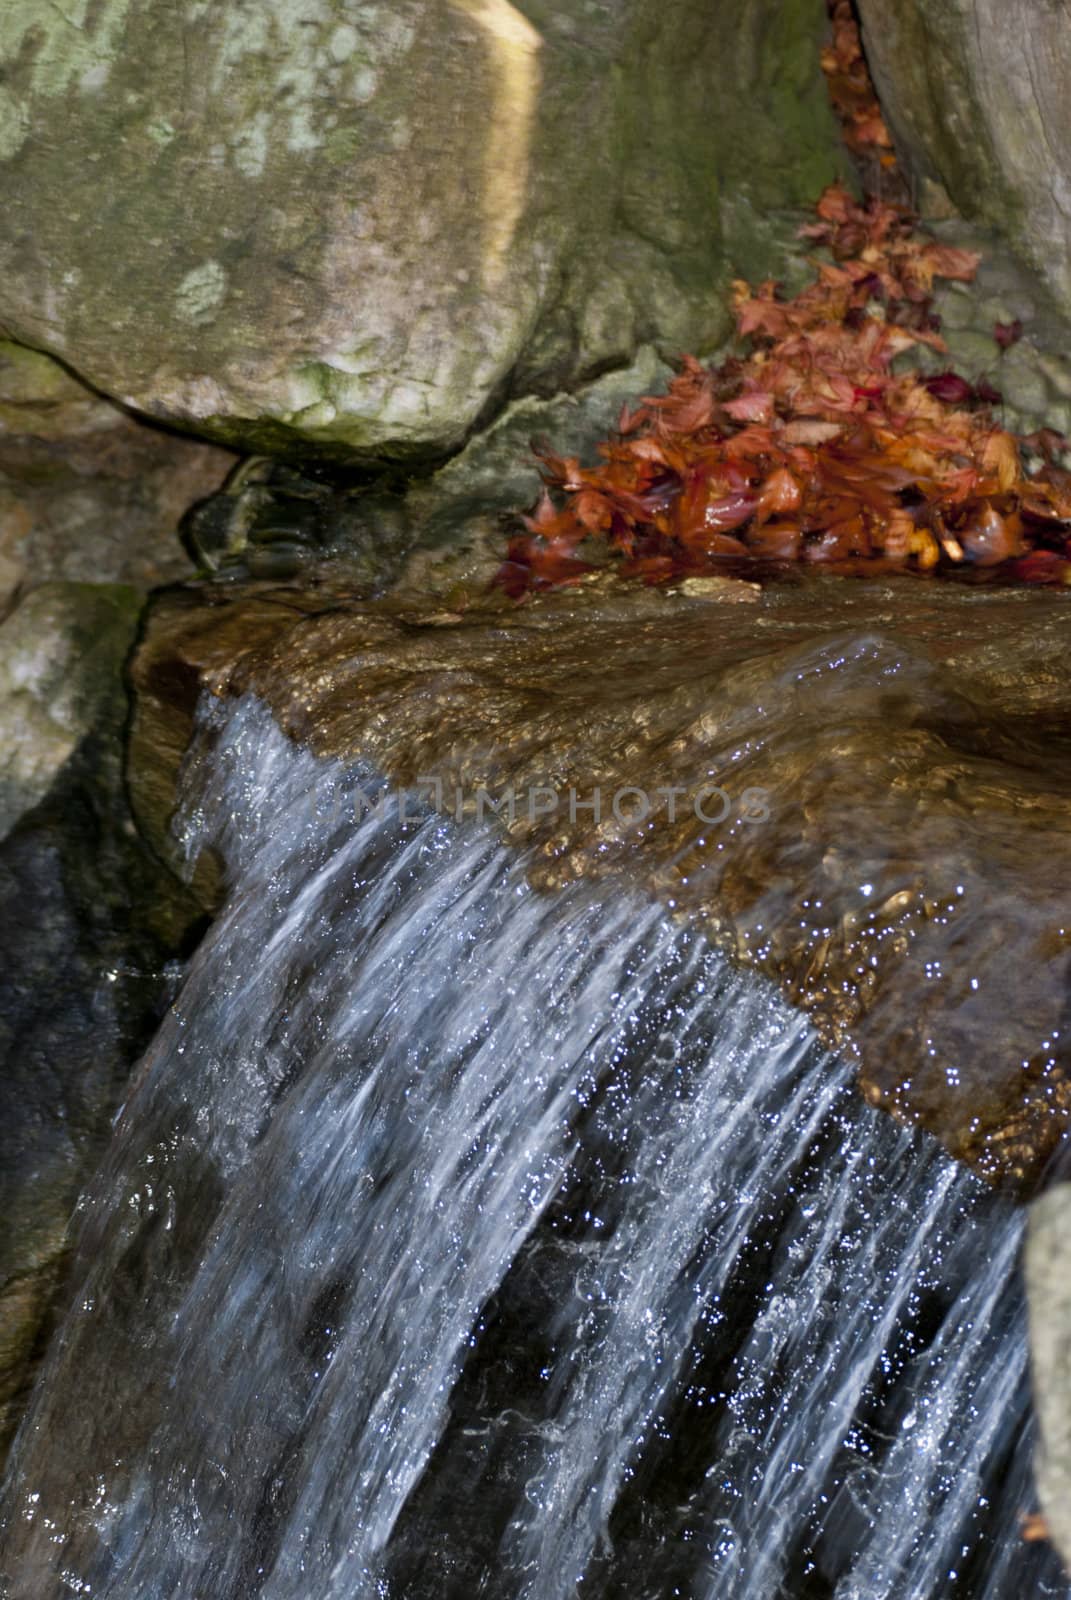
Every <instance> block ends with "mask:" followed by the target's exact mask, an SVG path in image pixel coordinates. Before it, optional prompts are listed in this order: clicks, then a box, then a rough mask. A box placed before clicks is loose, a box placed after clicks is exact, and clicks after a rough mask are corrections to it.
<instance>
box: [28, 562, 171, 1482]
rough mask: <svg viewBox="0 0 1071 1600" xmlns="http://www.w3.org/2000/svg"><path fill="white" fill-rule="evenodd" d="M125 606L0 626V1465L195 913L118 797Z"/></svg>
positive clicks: (60, 603)
mask: <svg viewBox="0 0 1071 1600" xmlns="http://www.w3.org/2000/svg"><path fill="white" fill-rule="evenodd" d="M140 609H141V600H140V597H139V596H138V595H137V593H136V592H134V591H132V590H130V589H121V588H114V587H103V586H102V587H100V588H96V587H94V586H92V585H85V584H58V583H57V584H46V585H43V586H42V587H40V588H38V589H36V590H35V591H34V592H33V593H32V594H30V595H29V596H27V598H26V599H25V600H24V601H23V602H22V604H21V605H20V606H19V608H18V610H17V611H16V612H15V614H14V615H13V616H12V617H9V618H8V620H7V621H6V622H5V623H4V624H3V626H2V627H0V684H2V689H3V698H2V699H0V717H2V718H3V723H2V746H3V760H4V766H3V773H2V778H0V804H2V808H3V818H2V828H0V831H2V833H3V837H2V838H0V967H2V970H3V984H2V985H0V1215H2V1216H3V1218H4V1226H3V1228H2V1229H0V1460H2V1458H3V1455H4V1453H5V1452H6V1449H7V1445H8V1442H9V1439H10V1436H11V1434H12V1432H13V1430H14V1428H15V1426H16V1424H17V1422H18V1417H19V1415H20V1412H21V1408H22V1405H23V1403H24V1401H25V1398H26V1395H27V1392H28V1388H29V1384H30V1382H31V1380H32V1376H33V1372H34V1369H35V1365H36V1361H37V1359H38V1357H39V1356H40V1354H41V1352H42V1350H43V1346H44V1342H45V1339H46V1336H47V1332H48V1327H49V1320H50V1317H51V1313H52V1308H53V1305H54V1301H55V1296H56V1292H57V1289H58V1287H59V1286H60V1284H61V1282H62V1276H63V1266H64V1261H65V1258H66V1250H67V1237H68V1225H69V1223H70V1220H71V1216H72V1212H73V1209H74V1206H75V1202H76V1200H77V1197H78V1194H79V1191H80V1189H81V1187H82V1185H83V1183H84V1181H85V1179H86V1177H87V1176H88V1174H89V1172H90V1171H91V1170H92V1168H93V1166H94V1164H95V1162H96V1160H97V1158H98V1156H99V1154H100V1151H101V1149H102V1147H103V1144H104V1142H105V1140H106V1139H107V1136H108V1132H109V1130H110V1127H111V1119H112V1117H113V1115H114V1113H115V1109H116V1105H117V1101H118V1099H119V1098H120V1096H121V1094H122V1091H123V1085H124V1083H125V1081H126V1077H127V1074H128V1073H129V1070H130V1067H131V1065H132V1063H133V1061H134V1060H135V1059H136V1057H137V1055H138V1054H139V1053H140V1050H141V1049H142V1048H143V1047H144V1045H145V1044H146V1043H147V1042H148V1039H149V1037H150V1036H151V1033H152V1031H153V1028H154V1026H155V1023H156V1021H157V1019H158V1017H159V1015H160V1010H161V1007H162V1005H163V1003H164V1001H165V999H166V996H167V992H168V984H169V982H170V981H171V979H170V977H169V972H168V968H167V962H168V960H169V958H170V956H171V955H172V954H173V953H174V952H175V950H176V949H177V948H178V947H179V945H180V944H181V941H182V939H183V937H184V935H185V930H186V928H187V927H188V926H189V925H190V924H191V922H192V920H193V919H194V917H195V916H196V914H197V910H196V907H195V905H194V903H193V902H192V901H191V900H190V898H189V896H188V895H187V893H186V891H185V890H184V889H182V888H181V886H180V885H179V884H178V883H177V882H176V881H175V880H174V879H173V878H172V877H171V875H170V873H168V872H167V871H166V870H165V869H164V868H162V867H161V865H160V864H159V862H158V861H157V860H156V859H155V858H154V857H152V856H151V855H150V854H149V852H148V851H147V850H146V849H145V847H144V845H143V844H142V843H141V841H140V839H139V838H138V836H137V834H136V832H135V830H134V828H133V827H132V824H131V821H130V816H129V811H128V808H127V804H126V799H125V793H124V786H123V774H122V763H121V754H122V735H123V728H124V725H125V722H126V717H127V710H128V705H127V697H126V692H125V689H124V682H123V671H124V664H125V661H126V657H127V654H128V652H129V650H130V648H131V646H132V644H133V642H134V638H135V636H136V633H137V628H138V622H139V617H140Z"/></svg>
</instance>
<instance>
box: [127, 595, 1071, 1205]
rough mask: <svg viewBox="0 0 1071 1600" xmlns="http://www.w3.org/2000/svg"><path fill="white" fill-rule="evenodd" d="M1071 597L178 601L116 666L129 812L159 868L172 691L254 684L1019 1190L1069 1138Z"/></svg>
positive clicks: (317, 731) (184, 723) (279, 710)
mask: <svg viewBox="0 0 1071 1600" xmlns="http://www.w3.org/2000/svg"><path fill="white" fill-rule="evenodd" d="M1069 606H1071V596H1067V595H1066V594H1064V593H1059V592H1045V593H1041V592H1036V591H1035V592H1029V593H1026V592H1022V591H1015V592H1013V591H1009V590H1001V589H998V588H977V587H976V588H967V587H958V586H955V585H937V584H931V583H927V582H925V581H923V580H915V579H909V578H904V579H902V580H897V581H895V582H888V583H884V582H883V583H867V584H862V583H851V582H845V581H843V580H837V579H830V580H823V579H817V580H808V581H807V582H805V583H803V582H801V583H793V584H788V583H786V584H781V585H774V586H772V587H769V588H766V589H764V590H759V589H758V588H757V587H755V586H752V585H750V584H740V583H733V582H730V581H727V580H717V579H715V580H707V581H706V582H705V583H701V584H699V585H698V586H696V585H694V584H692V585H689V584H686V585H684V586H683V590H678V591H677V592H675V593H665V592H659V591H653V590H647V591H637V590H634V589H631V590H630V589H628V588H626V587H624V586H621V585H619V584H616V583H614V582H613V581H609V582H607V581H604V580H600V581H598V582H595V583H593V584H591V585H589V586H587V587H586V588H582V589H579V590H574V591H571V592H570V593H569V594H566V595H558V596H554V597H551V598H548V599H546V600H541V601H540V602H538V603H535V604H531V605H527V606H524V607H521V608H514V607H511V606H510V607H506V606H503V604H502V603H501V601H499V600H496V599H495V598H493V597H489V596H487V595H484V596H482V597H481V598H478V599H476V600H473V598H472V596H471V594H469V595H468V596H467V597H461V596H458V595H456V594H455V595H453V596H449V595H448V596H447V597H446V598H445V599H444V598H441V597H440V598H439V599H431V600H429V599H427V598H425V599H424V600H422V601H421V600H417V599H408V598H406V597H405V596H404V593H399V594H396V595H395V596H394V597H393V598H387V599H384V600H380V601H377V602H365V601H360V600H356V599H354V598H352V592H350V593H347V590H346V587H345V584H344V582H343V581H342V579H341V577H339V576H336V577H335V578H334V579H329V580H327V581H323V582H321V583H320V584H319V586H311V587H307V588H305V589H303V590H296V589H286V588H280V587H273V586H271V585H268V584H259V585H258V584H247V585H235V586H232V587H226V586H216V587H213V586H211V585H191V586H189V587H187V588H185V589H181V590H177V591H173V592H172V593H171V594H170V595H167V596H165V597H163V598H162V599H160V600H159V601H158V602H157V603H156V604H155V606H154V607H153V609H152V613H151V617H150V621H149V624H148V627H147V630H146V636H145V639H144V642H143V644H142V646H141V648H140V651H139V653H138V655H137V657H136V659H135V662H134V667H133V676H134V683H135V688H136V694H137V709H136V716H135V724H134V731H133V739H132V753H131V781H132V789H133V794H134V803H135V808H136V810H137V811H138V813H139V816H140V820H141V823H142V826H143V827H144V828H145V829H146V831H147V832H148V833H149V834H150V835H151V836H153V837H154V838H155V840H156V842H157V845H158V847H159V848H160V849H161V851H163V852H165V853H166V851H167V849H168V842H167V822H168V817H169V812H170V808H171V806H172V805H173V799H174V787H175V780H176V772H177V768H178V764H179V761H180V758H181V753H182V750H183V749H184V747H185V745H186V743H187V742H188V739H189V736H190V731H191V725H192V717H193V713H194V708H195V704H196V701H197V697H198V695H199V693H200V692H201V691H202V690H203V689H206V688H207V689H209V690H211V691H212V692H214V693H216V694H220V695H236V694H241V693H244V692H248V691H251V692H254V693H256V694H258V695H260V696H262V697H263V698H264V699H265V700H266V701H267V702H268V703H269V704H270V705H271V707H272V709H273V711H274V713H275V715H276V717H277V718H278V720H279V722H280V724H281V725H282V727H283V728H284V729H285V730H286V731H287V732H288V733H289V734H290V735H291V736H292V737H294V738H295V739H296V740H300V741H302V742H303V743H306V744H307V745H309V746H310V747H311V748H312V749H313V750H315V751H316V752H317V753H319V754H321V755H324V756H334V757H338V758H341V759H343V760H350V759H353V758H355V757H361V758H365V759H368V760H370V761H372V762H374V763H376V765H377V766H378V767H380V768H381V769H383V770H385V771H386V772H387V773H388V774H390V775H391V776H392V777H393V778H394V779H395V780H396V781H397V782H398V783H399V784H413V783H417V782H421V783H422V784H423V792H424V793H425V795H426V796H427V798H428V799H429V800H430V801H432V802H433V803H435V802H437V803H439V804H441V805H442V807H443V808H444V809H447V810H450V811H456V812H458V813H459V814H461V815H467V814H471V813H475V812H476V811H477V810H478V809H479V810H481V811H482V812H483V813H484V814H485V815H486V816H488V817H491V816H495V818H496V825H498V826H499V827H501V828H502V829H503V831H504V833H505V835H506V837H507V838H508V839H509V840H510V841H511V842H512V843H513V844H515V845H517V846H524V847H526V848H527V849H528V850H529V851H530V860H531V868H530V871H531V876H532V878H533V880H534V881H535V882H536V883H537V884H538V885H539V886H541V887H545V888H547V889H553V888H554V887H556V886H557V885H560V884H562V883H564V882H565V881H567V880H569V879H573V878H577V877H581V876H588V877H590V878H592V879H598V880H600V881H602V882H604V883H605V884H606V885H607V887H608V888H612V886H613V885H614V884H615V883H617V882H620V881H622V880H626V881H628V882H630V883H632V884H637V883H638V884H640V885H642V886H643V887H645V888H646V889H647V890H648V892H650V893H651V894H653V895H656V896H658V897H659V898H660V899H662V900H663V901H664V903H665V904H666V905H667V907H669V908H670V909H671V911H672V912H673V914H674V915H676V916H678V917H682V918H683V917H687V918H692V919H696V920H697V921H698V922H699V923H701V924H702V926H703V927H704V928H705V929H706V930H707V931H708V933H709V934H710V936H711V937H712V938H713V939H714V940H715V941H717V942H718V943H719V944H720V945H721V946H723V947H724V948H725V949H727V950H728V952H729V953H730V954H731V955H732V957H733V958H734V959H736V960H738V961H740V962H743V963H746V964H749V965H751V966H754V967H756V968H757V969H759V970H760V971H762V972H764V973H766V974H768V975H770V976H772V977H773V978H775V979H776V980H777V981H778V983H779V984H780V985H781V987H782V989H783V990H784V991H785V993H786V994H787V995H788V996H789V998H790V999H791V1000H792V1001H793V1003H795V1004H796V1005H798V1006H800V1007H802V1008H803V1009H805V1010H806V1011H807V1012H809V1013H810V1015H811V1016H812V1018H813V1020H814V1022H815V1025H816V1026H817V1028H818V1029H819V1031H820V1032H821V1033H822V1034H823V1036H824V1037H825V1038H826V1039H827V1040H829V1041H830V1042H832V1043H834V1044H836V1045H838V1046H840V1047H841V1048H842V1049H845V1050H847V1051H849V1052H851V1053H852V1054H853V1055H854V1057H855V1059H856V1060H857V1062H858V1070H859V1081H860V1084H861V1086H862V1089H863V1092H864V1093H865V1094H866V1096H867V1098H868V1099H869V1100H871V1101H872V1102H873V1103H875V1104H878V1105H881V1106H883V1107H885V1108H886V1109H887V1110H888V1111H890V1112H892V1113H893V1114H894V1115H896V1116H897V1117H900V1118H902V1119H903V1120H905V1121H909V1122H916V1123H920V1124H922V1125H923V1126H924V1127H926V1128H928V1129H930V1130H931V1131H932V1132H933V1133H935V1134H936V1135H937V1136H938V1138H939V1139H940V1140H941V1141H942V1142H943V1144H944V1145H945V1146H946V1148H947V1149H948V1150H949V1151H950V1152H951V1153H952V1154H953V1155H955V1156H957V1157H959V1158H961V1159H963V1160H965V1161H968V1162H970V1163H972V1164H973V1165H974V1166H975V1167H976V1168H977V1170H978V1171H979V1172H981V1173H983V1174H984V1175H985V1176H986V1177H987V1178H989V1179H991V1180H993V1181H999V1182H1003V1183H1008V1184H1011V1185H1013V1186H1015V1187H1018V1188H1020V1189H1022V1190H1029V1189H1030V1188H1031V1187H1033V1186H1034V1185H1035V1184H1036V1183H1037V1182H1038V1180H1039V1178H1040V1177H1041V1176H1042V1174H1043V1173H1044V1171H1045V1168H1046V1164H1047V1163H1048V1162H1049V1160H1050V1158H1051V1157H1052V1155H1053V1152H1054V1151H1055V1150H1056V1148H1057V1146H1058V1144H1059V1142H1060V1140H1061V1138H1062V1136H1063V1135H1064V1133H1065V1132H1066V1130H1067V1127H1068V1118H1069V1115H1071V1084H1069V1082H1068V1066H1069V1041H1071V1033H1069V1018H1068V1015H1067V999H1066V996H1067V992H1068V963H1069V947H1071V926H1069V922H1068V912H1067V905H1066V888H1065V886H1066V884H1067V882H1068V881H1069V874H1071V806H1069V803H1068V796H1069V795H1071V742H1069V739H1068V733H1067V729H1068V726H1069V723H1068V709H1069V698H1071V688H1069V685H1068V681H1067V675H1066V671H1065V665H1064V663H1065V660H1066V650H1067V644H1068V639H1069V633H1068V628H1069V618H1071V610H1069ZM432 779H434V780H436V781H435V782H431V781H430V780H432ZM596 789H598V790H599V791H600V799H601V814H600V815H598V816H597V815H596V813H595V811H594V809H593V808H592V804H591V802H592V801H593V799H594V791H595V790H596ZM625 791H632V792H631V794H626V793H625ZM636 791H640V792H641V793H642V796H643V797H645V798H646V801H647V804H646V806H645V805H644V802H643V800H642V799H641V798H640V797H639V796H638V795H637V793H636ZM511 794H512V796H513V815H512V816H510V814H509V796H510V795H511ZM570 794H572V795H573V796H574V803H573V804H572V805H570ZM671 794H672V795H673V796H674V799H673V801H672V802H671V801H670V799H669V796H670V795H671ZM533 797H534V798H533ZM615 797H616V798H617V801H618V803H617V805H616V807H615V806H614V804H613V802H614V799H615ZM697 801H698V804H697ZM495 804H497V806H498V811H497V813H496V812H495V811H494V810H493V806H494V805H495ZM202 891H203V892H204V893H205V894H206V895H210V893H211V884H210V881H209V876H207V875H206V876H204V877H203V881H202Z"/></svg>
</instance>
